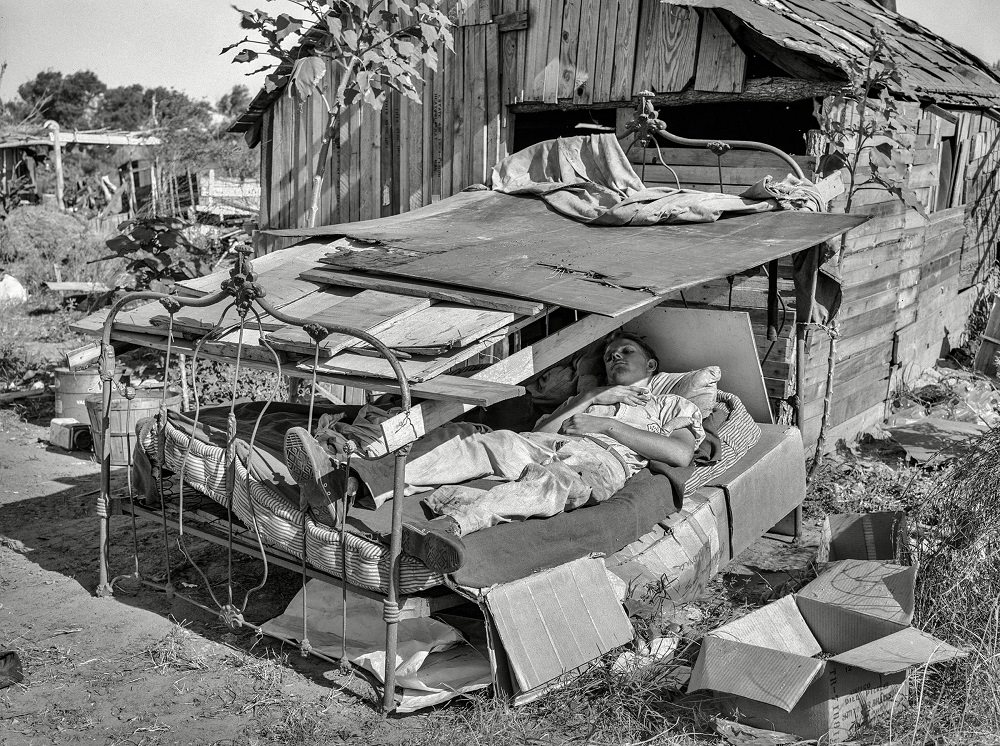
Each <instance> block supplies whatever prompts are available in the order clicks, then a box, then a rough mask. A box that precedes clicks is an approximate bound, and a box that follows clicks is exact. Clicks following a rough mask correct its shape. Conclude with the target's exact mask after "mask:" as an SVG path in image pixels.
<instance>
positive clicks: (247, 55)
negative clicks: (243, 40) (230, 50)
mask: <svg viewBox="0 0 1000 746" xmlns="http://www.w3.org/2000/svg"><path fill="white" fill-rule="evenodd" d="M258 57H260V55H259V54H257V53H256V52H255V51H253V50H252V49H241V50H240V52H239V54H237V55H236V56H235V57H233V62H253V61H254V60H255V59H257V58H258Z"/></svg>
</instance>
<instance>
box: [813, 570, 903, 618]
mask: <svg viewBox="0 0 1000 746" xmlns="http://www.w3.org/2000/svg"><path fill="white" fill-rule="evenodd" d="M916 582H917V567H916V565H911V566H909V567H903V566H902V565H893V564H890V563H888V562H869V561H866V560H841V561H840V562H833V563H831V564H830V565H828V566H827V567H826V568H824V569H823V571H822V572H820V574H819V576H818V577H817V578H816V579H815V580H813V581H812V582H811V583H809V584H808V585H807V586H806V587H805V588H803V589H802V590H800V591H799V592H798V594H796V595H798V596H799V597H802V598H811V599H815V600H817V601H821V602H823V603H825V604H828V605H831V606H839V607H841V608H845V609H853V610H854V611H858V612H860V613H862V614H867V615H868V616H873V617H877V618H879V619H885V620H888V621H893V622H898V623H899V624H901V625H904V626H905V625H907V624H909V623H910V622H912V621H913V605H914V593H915V588H916Z"/></svg>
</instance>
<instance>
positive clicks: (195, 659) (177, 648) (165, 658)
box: [140, 624, 209, 673]
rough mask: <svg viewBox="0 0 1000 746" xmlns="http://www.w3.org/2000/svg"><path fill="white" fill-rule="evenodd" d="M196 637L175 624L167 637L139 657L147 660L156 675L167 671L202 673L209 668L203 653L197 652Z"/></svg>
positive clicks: (145, 650) (182, 626)
mask: <svg viewBox="0 0 1000 746" xmlns="http://www.w3.org/2000/svg"><path fill="white" fill-rule="evenodd" d="M197 644H198V643H197V637H196V636H195V635H194V634H193V633H192V632H190V631H189V630H188V629H186V628H185V627H184V625H183V624H176V625H175V626H174V628H173V629H172V630H170V632H168V633H167V635H166V636H165V637H163V638H161V639H160V640H157V641H156V642H155V643H153V644H152V645H150V646H149V647H148V648H146V649H144V650H143V651H141V653H140V656H141V657H143V658H149V660H150V662H151V663H152V664H153V669H154V670H155V671H157V672H158V673H166V672H167V671H202V670H204V669H207V668H208V667H209V660H208V657H207V656H206V655H205V653H204V651H201V650H197V649H196V647H195V646H196V645H197Z"/></svg>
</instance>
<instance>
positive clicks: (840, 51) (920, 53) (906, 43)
mask: <svg viewBox="0 0 1000 746" xmlns="http://www.w3.org/2000/svg"><path fill="white" fill-rule="evenodd" d="M664 2H666V3H668V4H671V5H683V6H687V7H694V8H712V9H715V10H722V11H727V12H729V13H732V14H733V15H734V16H735V17H736V18H737V19H739V21H740V22H741V23H743V24H744V25H745V26H746V27H748V28H749V29H751V30H752V31H754V32H756V33H758V34H760V35H762V36H764V37H767V38H768V39H770V40H771V41H773V42H775V43H777V44H779V45H781V46H782V47H785V48H786V49H788V50H791V51H793V52H797V53H799V54H803V55H806V56H808V57H812V58H814V59H817V60H821V61H822V62H824V63H827V64H829V65H833V66H835V67H837V68H840V69H842V70H846V69H847V67H848V66H849V64H850V62H851V60H863V59H865V58H866V57H867V55H868V53H869V52H870V50H871V30H872V28H874V27H876V26H877V27H879V28H882V29H883V30H884V31H885V32H886V34H887V36H888V37H889V38H890V39H891V40H892V41H893V42H895V44H896V45H897V46H898V47H899V48H900V49H901V50H902V55H901V58H900V60H899V63H900V66H901V69H902V70H903V72H904V73H905V81H904V83H905V85H907V86H908V87H910V88H912V89H913V90H914V91H915V92H916V93H917V95H919V96H920V97H921V98H927V99H930V100H933V101H937V102H938V103H948V104H954V105H962V106H985V107H992V106H996V105H998V104H1000V76H997V74H996V73H995V72H993V71H992V70H991V69H990V67H989V65H987V64H986V63H985V62H983V61H982V60H981V59H979V58H978V57H976V56H975V55H973V54H972V53H970V52H968V51H966V50H965V49H963V48H961V47H959V46H958V45H956V44H952V43H951V42H949V41H948V40H946V39H944V38H943V37H941V36H938V35H937V34H935V33H933V32H932V31H930V30H929V29H927V28H925V27H924V26H921V25H920V24H919V23H917V22H916V21H913V20H911V19H909V18H906V17H905V16H902V15H900V14H899V13H894V12H892V11H890V10H886V9H885V8H883V7H882V6H881V5H879V4H877V3H876V2H874V1H873V0H664Z"/></svg>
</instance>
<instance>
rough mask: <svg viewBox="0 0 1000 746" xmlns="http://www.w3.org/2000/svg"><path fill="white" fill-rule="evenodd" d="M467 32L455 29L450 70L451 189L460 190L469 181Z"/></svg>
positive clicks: (453, 191)
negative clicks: (453, 57) (453, 63)
mask: <svg viewBox="0 0 1000 746" xmlns="http://www.w3.org/2000/svg"><path fill="white" fill-rule="evenodd" d="M467 34H468V29H467V28H461V29H455V54H456V56H457V57H458V59H457V60H456V63H457V64H455V65H453V66H452V68H451V70H452V72H453V73H454V81H453V85H452V93H453V107H454V109H453V115H452V132H451V141H452V148H451V150H450V152H451V154H452V160H451V191H452V193H453V194H454V193H455V192H460V191H462V189H464V188H465V187H466V186H468V184H469V182H468V181H467V180H466V177H465V160H466V159H465V148H466V126H467V124H466V121H465V120H466V117H467V116H468V112H467V110H466V102H467V99H468V96H467V95H466V85H465V76H466V62H465V58H466V49H465V47H466V36H467Z"/></svg>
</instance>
